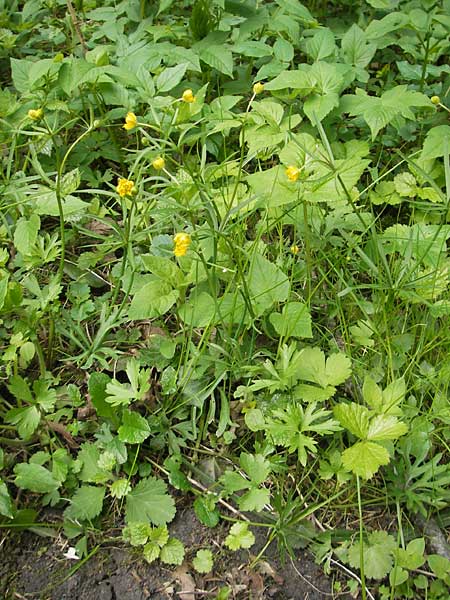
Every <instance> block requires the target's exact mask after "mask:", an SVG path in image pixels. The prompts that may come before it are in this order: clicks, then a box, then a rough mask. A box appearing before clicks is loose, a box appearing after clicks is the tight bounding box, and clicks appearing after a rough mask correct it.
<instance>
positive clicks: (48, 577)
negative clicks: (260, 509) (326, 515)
mask: <svg viewBox="0 0 450 600" xmlns="http://www.w3.org/2000/svg"><path fill="white" fill-rule="evenodd" d="M227 529H228V527H227V525H226V524H225V525H220V526H218V527H216V528H215V529H209V528H207V527H204V526H203V525H201V523H199V521H198V520H197V518H196V516H195V513H194V511H193V510H192V509H191V508H186V509H181V510H179V511H178V512H177V517H176V519H175V521H174V522H173V524H172V525H171V527H170V532H171V535H172V536H175V537H177V538H178V539H180V540H181V541H182V542H183V543H184V544H185V547H186V557H185V561H184V563H183V565H181V566H180V567H177V568H169V567H167V566H165V565H163V564H162V563H160V562H158V561H157V562H155V563H152V564H151V565H149V564H147V563H146V562H145V561H144V560H143V559H142V557H141V556H140V554H139V552H138V551H137V550H135V549H133V548H127V547H125V546H124V545H123V544H122V543H121V542H120V539H119V538H118V540H117V543H111V542H106V543H104V544H103V545H102V546H101V547H100V548H99V549H98V551H97V552H96V553H95V554H94V555H93V556H92V557H91V558H89V559H88V560H87V561H85V562H84V563H83V564H80V563H81V561H79V562H77V561H74V560H68V559H66V558H65V557H64V556H63V555H64V553H65V552H67V550H68V547H69V545H70V543H69V542H68V540H67V539H65V538H64V536H63V535H62V534H61V535H58V536H57V537H52V538H49V537H41V536H38V535H35V534H34V533H31V532H22V533H21V534H15V535H13V534H11V533H8V534H7V535H6V537H4V538H3V539H2V545H1V549H2V551H1V554H2V556H1V559H0V598H1V600H24V599H27V600H78V599H82V600H147V599H149V598H151V599H152V600H167V599H172V598H176V599H180V600H197V599H203V598H216V596H217V593H218V592H219V590H220V589H221V588H224V587H226V586H227V587H228V588H229V589H230V594H229V599H230V600H231V599H233V600H241V599H242V600H243V599H251V600H264V599H266V598H267V599H268V600H270V599H275V600H320V599H322V598H335V597H336V595H335V594H333V592H332V587H333V580H332V579H331V578H327V577H326V576H325V575H324V574H323V573H322V571H321V569H320V567H319V566H317V565H316V564H315V563H314V561H313V560H312V558H311V556H310V555H309V554H308V553H307V552H306V551H304V550H301V551H299V553H298V555H297V557H296V560H294V561H291V559H289V558H288V557H287V558H286V560H285V561H284V562H283V563H282V562H281V561H280V558H279V556H278V551H277V547H276V544H272V545H271V546H269V548H268V549H267V552H266V553H265V555H264V557H263V558H262V559H261V560H260V561H258V562H257V564H256V565H255V567H253V568H251V567H250V563H251V561H252V558H254V555H256V554H257V552H258V550H259V549H260V548H262V547H263V545H264V543H265V539H264V536H263V534H262V532H261V530H260V529H258V530H254V533H255V535H256V538H257V542H256V544H255V546H254V547H253V548H251V553H252V554H251V553H250V552H248V551H239V552H230V551H228V550H227V549H226V548H225V547H224V546H223V540H224V538H225V536H226V533H227ZM200 548H209V549H210V550H211V551H212V552H213V555H214V559H215V560H214V569H213V571H212V573H210V574H208V575H200V574H198V573H197V572H196V571H195V570H194V569H193V567H192V562H191V561H192V558H193V557H194V556H195V554H196V551H197V550H198V549H200ZM339 596H340V597H341V598H342V597H343V596H342V595H339Z"/></svg>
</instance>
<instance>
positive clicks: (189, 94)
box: [181, 90, 195, 104]
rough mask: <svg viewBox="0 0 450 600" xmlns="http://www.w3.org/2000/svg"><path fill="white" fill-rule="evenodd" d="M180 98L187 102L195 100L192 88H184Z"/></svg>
mask: <svg viewBox="0 0 450 600" xmlns="http://www.w3.org/2000/svg"><path fill="white" fill-rule="evenodd" d="M181 99H182V100H183V102H188V103H189V104H190V103H191V102H195V96H194V94H193V92H192V90H184V92H183V94H182V96H181Z"/></svg>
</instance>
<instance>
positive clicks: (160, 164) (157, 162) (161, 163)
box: [152, 156, 166, 171]
mask: <svg viewBox="0 0 450 600" xmlns="http://www.w3.org/2000/svg"><path fill="white" fill-rule="evenodd" d="M165 166H166V161H165V160H164V159H163V157H162V156H158V157H157V158H155V159H154V160H153V161H152V167H153V168H154V169H156V170H157V171H161V169H164V167H165Z"/></svg>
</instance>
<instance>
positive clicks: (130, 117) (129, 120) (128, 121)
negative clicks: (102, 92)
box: [123, 112, 137, 131]
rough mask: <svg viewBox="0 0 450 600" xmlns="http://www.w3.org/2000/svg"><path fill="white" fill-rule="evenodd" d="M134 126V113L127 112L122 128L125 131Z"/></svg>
mask: <svg viewBox="0 0 450 600" xmlns="http://www.w3.org/2000/svg"><path fill="white" fill-rule="evenodd" d="M135 127H137V118H136V115H135V114H134V112H129V113H127V116H126V117H125V125H124V126H123V128H124V129H126V130H127V131H130V129H134V128H135Z"/></svg>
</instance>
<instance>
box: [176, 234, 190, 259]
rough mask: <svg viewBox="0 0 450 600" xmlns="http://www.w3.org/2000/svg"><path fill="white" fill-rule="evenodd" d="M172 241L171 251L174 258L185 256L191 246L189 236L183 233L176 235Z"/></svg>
mask: <svg viewBox="0 0 450 600" xmlns="http://www.w3.org/2000/svg"><path fill="white" fill-rule="evenodd" d="M173 241H174V242H175V248H174V249H173V253H174V254H175V256H185V254H186V252H187V251H188V248H189V246H190V244H191V236H190V235H189V234H188V233H184V232H180V233H176V234H175V235H174V238H173Z"/></svg>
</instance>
